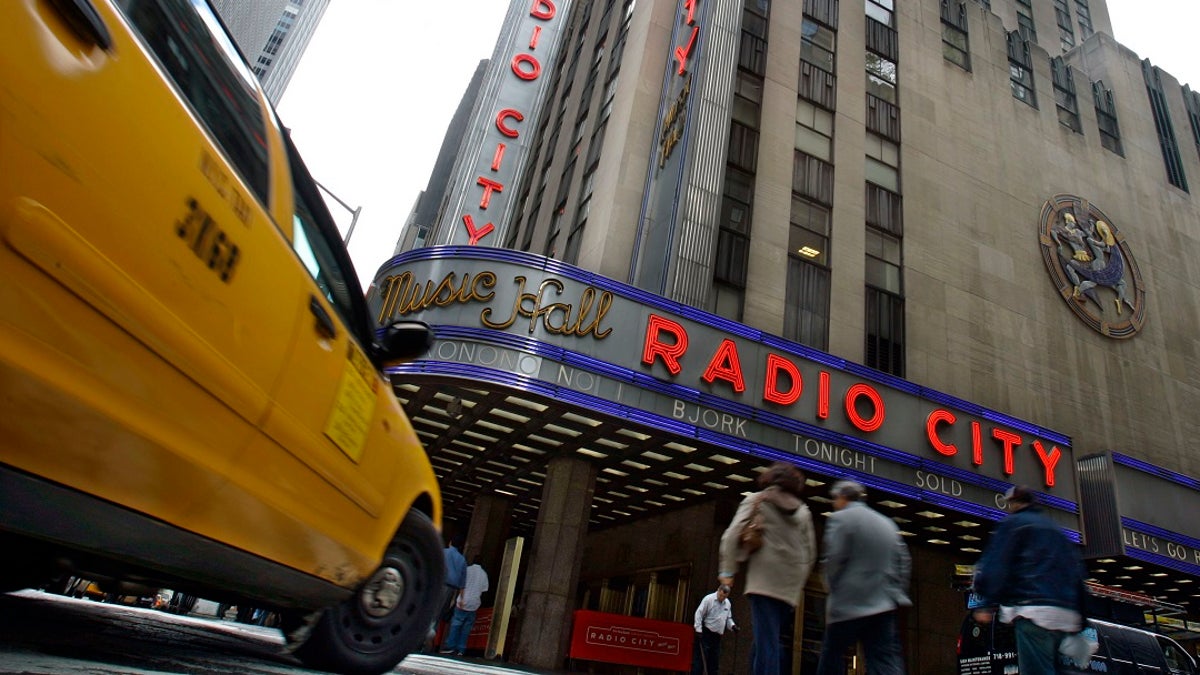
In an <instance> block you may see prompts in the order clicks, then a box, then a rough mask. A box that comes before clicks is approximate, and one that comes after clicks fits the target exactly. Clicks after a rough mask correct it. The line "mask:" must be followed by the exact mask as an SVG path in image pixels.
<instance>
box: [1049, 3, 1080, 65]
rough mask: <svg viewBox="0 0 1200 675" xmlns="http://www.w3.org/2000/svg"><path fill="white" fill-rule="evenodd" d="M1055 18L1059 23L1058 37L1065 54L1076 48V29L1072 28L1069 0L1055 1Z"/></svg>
mask: <svg viewBox="0 0 1200 675" xmlns="http://www.w3.org/2000/svg"><path fill="white" fill-rule="evenodd" d="M1054 18H1055V20H1056V21H1057V22H1058V36H1059V39H1060V40H1061V42H1062V50H1063V51H1064V52H1065V51H1067V50H1069V49H1071V48H1072V47H1074V46H1075V29H1074V28H1072V27H1071V8H1070V6H1069V5H1067V0H1054Z"/></svg>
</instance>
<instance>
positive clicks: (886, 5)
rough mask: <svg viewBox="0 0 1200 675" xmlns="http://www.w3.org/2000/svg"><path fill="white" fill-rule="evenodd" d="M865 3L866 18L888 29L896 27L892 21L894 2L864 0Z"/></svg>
mask: <svg viewBox="0 0 1200 675" xmlns="http://www.w3.org/2000/svg"><path fill="white" fill-rule="evenodd" d="M866 2H867V6H866V10H867V16H869V17H871V18H872V19H875V20H876V21H878V22H879V23H881V24H883V25H885V26H887V27H889V28H895V27H896V23H895V19H894V12H895V10H896V3H895V2H894V0H866Z"/></svg>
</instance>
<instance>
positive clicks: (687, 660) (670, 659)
mask: <svg viewBox="0 0 1200 675" xmlns="http://www.w3.org/2000/svg"><path fill="white" fill-rule="evenodd" d="M693 636H694V633H693V631H692V626H691V625H690V624H686V623H675V622H673V621H652V620H650V619H640V618H638V617H635V616H623V615H621V614H607V613H604V612H593V611H590V610H586V609H581V610H578V611H576V612H575V625H574V627H573V628H572V630H571V652H570V657H571V658H573V659H581V660H584V661H603V662H605V663H620V664H624V665H630V666H642V667H645V668H660V669H662V670H677V671H687V670H691V668H692V639H693Z"/></svg>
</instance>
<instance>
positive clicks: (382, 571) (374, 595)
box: [361, 567, 404, 617]
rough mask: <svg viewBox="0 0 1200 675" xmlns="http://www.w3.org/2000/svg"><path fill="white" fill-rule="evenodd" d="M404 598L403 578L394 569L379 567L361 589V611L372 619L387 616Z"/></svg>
mask: <svg viewBox="0 0 1200 675" xmlns="http://www.w3.org/2000/svg"><path fill="white" fill-rule="evenodd" d="M402 597H404V577H402V576H401V575H400V571H399V570H397V569H396V568H395V567H381V568H379V569H378V570H376V571H375V574H374V575H372V577H371V579H370V581H368V582H367V584H366V586H364V587H363V592H362V595H361V600H362V607H363V611H365V612H366V613H367V614H369V615H370V616H373V617H383V616H387V615H388V614H389V613H390V612H391V611H392V610H394V609H396V607H397V606H398V605H399V604H400V598H402Z"/></svg>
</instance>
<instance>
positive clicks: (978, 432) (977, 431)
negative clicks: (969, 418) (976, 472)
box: [971, 422, 983, 466]
mask: <svg viewBox="0 0 1200 675" xmlns="http://www.w3.org/2000/svg"><path fill="white" fill-rule="evenodd" d="M971 461H973V462H975V466H983V430H982V429H981V428H980V426H979V422H971Z"/></svg>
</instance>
